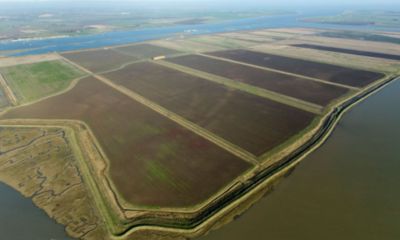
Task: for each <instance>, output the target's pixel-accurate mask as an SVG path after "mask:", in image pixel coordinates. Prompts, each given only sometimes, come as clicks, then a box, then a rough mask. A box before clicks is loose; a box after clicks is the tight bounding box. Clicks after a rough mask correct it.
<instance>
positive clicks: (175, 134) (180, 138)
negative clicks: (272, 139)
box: [1, 77, 250, 207]
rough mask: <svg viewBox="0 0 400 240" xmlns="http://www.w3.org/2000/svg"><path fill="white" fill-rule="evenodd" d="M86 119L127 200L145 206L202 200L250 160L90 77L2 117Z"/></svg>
mask: <svg viewBox="0 0 400 240" xmlns="http://www.w3.org/2000/svg"><path fill="white" fill-rule="evenodd" d="M13 118H18V119H73V120H81V121H84V122H86V123H87V124H88V125H89V126H90V128H91V129H92V130H93V132H94V134H95V136H96V137H97V139H98V140H99V142H100V144H101V147H102V148H103V149H104V151H105V153H106V155H107V157H108V159H109V160H110V177H111V180H112V181H113V183H114V185H115V187H116V190H117V191H118V192H119V193H120V194H121V196H122V197H123V198H124V199H125V200H127V201H128V202H130V203H132V204H134V205H140V206H149V207H186V206H192V205H194V204H198V203H201V202H203V201H205V200H206V199H207V198H209V197H210V196H211V195H212V194H215V193H216V192H217V191H218V190H219V189H221V188H222V187H224V186H225V185H227V184H229V183H230V182H232V181H233V179H235V178H236V177H237V176H239V175H240V174H242V173H243V172H244V171H246V170H247V169H249V167H250V166H249V164H248V163H247V162H245V161H243V160H241V159H239V158H237V157H235V156H234V155H232V154H230V153H229V152H227V151H225V150H223V149H222V148H220V147H218V146H216V145H215V144H213V143H211V142H209V141H207V140H205V139H204V138H202V137H200V136H198V135H196V134H194V133H192V132H191V131H188V130H186V129H184V128H183V127H181V126H180V125H178V124H176V123H175V122H172V121H171V120H169V119H167V118H165V117H163V116H162V115H159V114H158V113H156V112H154V111H152V110H150V109H149V108H147V107H145V106H144V105H141V104H139V103H137V102H136V101H134V100H132V99H131V98H129V97H127V96H125V95H123V94H121V93H119V92H118V91H116V90H114V89H112V88H111V87H109V86H107V85H105V84H104V83H102V82H100V81H98V80H97V79H94V78H92V77H89V78H85V79H83V80H81V81H80V82H79V83H78V84H77V85H76V86H75V87H74V88H73V89H71V90H70V91H68V92H67V93H64V94H61V95H58V96H55V97H52V98H49V99H46V100H43V101H41V102H38V103H35V104H32V105H30V106H24V107H20V108H16V109H13V110H11V111H9V112H8V113H6V114H5V115H3V116H2V117H1V119H13Z"/></svg>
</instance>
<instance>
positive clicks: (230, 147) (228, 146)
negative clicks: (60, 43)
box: [67, 59, 259, 166]
mask: <svg viewBox="0 0 400 240" xmlns="http://www.w3.org/2000/svg"><path fill="white" fill-rule="evenodd" d="M67 61H68V62H71V64H73V65H75V66H77V67H78V68H79V69H81V70H83V71H85V72H86V73H89V74H90V75H91V76H93V77H95V78H96V79H98V80H100V81H102V82H103V83H105V84H107V85H108V86H109V87H112V88H113V89H115V90H117V91H118V92H120V93H122V94H124V95H126V96H128V97H130V98H131V99H133V100H135V101H137V102H139V103H141V104H143V105H144V106H146V107H148V108H150V109H152V110H153V111H155V112H157V113H159V114H161V115H163V116H164V117H167V118H168V119H170V120H172V121H174V122H176V123H177V124H179V125H181V126H183V127H185V128H186V129H189V130H191V131H192V132H194V133H196V134H197V135H199V136H201V137H203V138H205V139H207V140H209V141H211V142H212V143H214V144H216V145H217V146H219V147H221V148H223V149H225V150H226V151H228V152H230V153H232V154H234V155H235V156H237V157H239V158H241V159H242V160H244V161H247V162H249V163H251V164H252V165H255V166H257V165H258V164H259V162H258V161H257V157H256V156H254V155H253V154H251V153H250V152H248V151H246V150H244V149H242V148H240V147H239V146H236V145H234V144H232V143H230V142H228V141H226V140H225V139H223V138H221V137H219V136H217V135H215V134H213V133H211V132H210V131H208V130H206V129H204V128H202V127H200V126H198V125H196V124H194V123H192V122H190V121H188V120H186V119H184V118H183V117H181V116H179V115H177V114H175V113H173V112H171V111H169V110H167V109H165V108H163V107H161V106H160V105H158V104H156V103H154V102H152V101H150V100H148V99H146V98H144V97H142V96H141V95H139V94H137V93H135V92H133V91H132V90H129V89H127V88H125V87H122V86H119V85H117V84H115V83H113V82H112V81H110V80H109V79H107V78H106V77H103V76H100V75H98V74H94V73H93V72H91V71H89V70H88V69H86V68H84V67H82V66H80V65H78V64H76V63H74V62H72V61H69V60H68V59H67Z"/></svg>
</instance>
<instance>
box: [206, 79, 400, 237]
mask: <svg viewBox="0 0 400 240" xmlns="http://www.w3.org/2000/svg"><path fill="white" fill-rule="evenodd" d="M399 104H400V81H396V82H394V83H392V84H390V85H388V86H387V87H386V88H384V89H382V90H381V91H380V92H378V93H377V94H375V95H373V96H371V97H370V98H368V99H367V100H365V101H364V102H362V103H361V104H359V105H357V106H355V107H354V108H353V109H352V110H351V111H349V112H348V113H347V114H346V115H345V116H344V117H343V119H342V120H341V122H340V124H339V125H338V126H337V128H336V129H335V131H334V132H333V134H332V136H331V137H330V138H329V139H328V141H327V142H326V143H325V144H324V145H323V146H322V147H321V148H319V149H318V150H316V151H315V152H314V153H312V154H310V155H309V156H308V157H307V158H306V159H305V160H304V161H303V162H302V163H301V164H299V165H298V166H297V167H296V170H295V171H293V170H292V171H291V173H290V176H288V177H287V178H285V179H284V180H282V181H281V182H280V183H279V185H278V186H276V187H275V188H274V190H273V192H270V193H269V194H268V195H267V196H266V197H264V198H263V199H261V200H260V201H259V202H258V203H257V204H256V205H255V206H253V207H252V208H251V209H250V210H249V211H247V212H246V213H245V214H243V215H242V216H241V217H239V218H238V219H237V220H236V221H234V222H232V223H230V224H228V225H227V226H225V227H223V228H222V229H220V230H217V231H214V232H211V233H210V234H209V235H207V236H205V237H202V238H200V239H199V240H225V239H229V240H236V239H237V240H239V239H240V240H242V239H247V240H253V239H254V240H258V239H272V240H303V239H304V240H314V239H324V240H330V239H332V240H337V239H344V240H346V239H349V240H350V239H351V240H375V239H385V240H398V239H400V228H399V226H400V204H399V202H400V188H399V187H398V184H399V182H400V174H398V172H399V170H400V148H399V142H400V111H398V106H399Z"/></svg>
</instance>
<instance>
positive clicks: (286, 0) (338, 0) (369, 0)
mask: <svg viewBox="0 0 400 240" xmlns="http://www.w3.org/2000/svg"><path fill="white" fill-rule="evenodd" d="M63 1H64V2H69V3H72V2H76V3H80V2H85V1H86V2H110V3H116V2H125V3H142V4H143V3H148V2H160V3H168V2H174V3H176V2H180V3H190V4H193V3H195V4H202V3H218V2H220V3H227V4H229V3H235V4H237V3H242V4H243V3H246V4H261V5H266V4H271V5H280V4H285V5H290V4H296V5H298V4H302V5H313V4H318V5H323V4H337V5H343V4H346V5H348V4H360V5H361V4H376V5H379V4H398V2H399V0H322V1H321V0H68V1H67V0H0V2H10V3H11V2H63Z"/></svg>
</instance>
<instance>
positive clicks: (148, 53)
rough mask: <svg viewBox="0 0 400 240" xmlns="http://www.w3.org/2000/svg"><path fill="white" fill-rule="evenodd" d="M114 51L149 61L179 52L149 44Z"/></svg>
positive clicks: (119, 48)
mask: <svg viewBox="0 0 400 240" xmlns="http://www.w3.org/2000/svg"><path fill="white" fill-rule="evenodd" d="M115 50H117V51H120V52H123V53H125V54H129V55H131V56H132V57H134V58H136V59H149V58H153V57H157V56H168V55H173V54H178V53H180V52H178V51H176V50H173V49H168V48H165V47H160V46H155V45H151V44H139V45H131V46H124V47H118V48H115Z"/></svg>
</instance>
